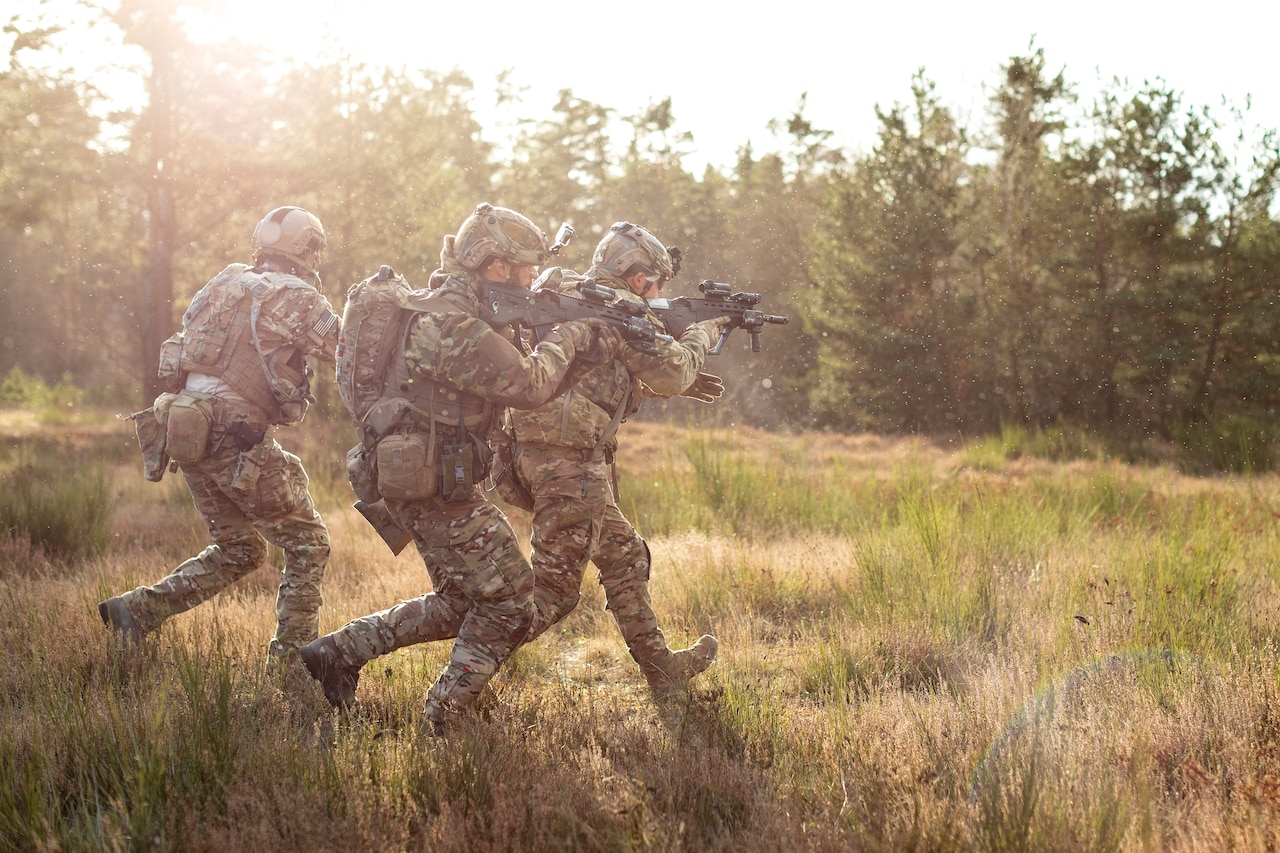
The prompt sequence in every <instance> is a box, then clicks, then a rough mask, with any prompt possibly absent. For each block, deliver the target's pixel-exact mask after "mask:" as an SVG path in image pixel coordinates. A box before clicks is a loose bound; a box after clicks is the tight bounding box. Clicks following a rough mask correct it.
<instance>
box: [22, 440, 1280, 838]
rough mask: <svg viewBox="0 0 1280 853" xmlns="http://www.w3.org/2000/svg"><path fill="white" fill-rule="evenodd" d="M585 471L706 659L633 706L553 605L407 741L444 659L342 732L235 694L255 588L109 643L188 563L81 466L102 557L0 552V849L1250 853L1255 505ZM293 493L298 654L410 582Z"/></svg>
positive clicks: (800, 460)
mask: <svg viewBox="0 0 1280 853" xmlns="http://www.w3.org/2000/svg"><path fill="white" fill-rule="evenodd" d="M320 426H321V425H320V424H317V425H315V426H314V427H312V426H308V425H306V424H304V425H303V428H302V429H301V430H300V431H299V434H298V441H297V443H296V444H295V445H294V447H295V448H296V449H297V452H299V453H300V455H301V456H302V458H303V461H304V463H305V464H306V465H307V467H308V470H309V471H314V472H321V471H326V470H328V468H327V465H328V462H327V461H326V459H325V458H323V455H324V454H327V453H331V452H333V451H334V449H335V448H337V447H338V445H340V444H341V443H342V441H343V439H342V436H341V435H340V433H339V431H338V430H336V429H334V430H332V431H329V432H326V431H325V430H322V429H318V427H320ZM308 430H314V432H308ZM112 447H114V445H112ZM623 447H624V453H623V458H622V460H621V468H622V473H623V481H622V493H623V504H624V508H625V509H626V511H627V512H628V513H629V514H630V515H631V516H632V517H633V518H634V519H635V520H636V521H637V523H638V524H639V525H640V527H641V528H642V530H643V531H644V533H645V535H646V537H647V538H648V541H649V544H650V548H651V550H652V553H653V575H652V583H651V586H652V592H653V598H654V603H655V607H656V609H657V611H658V614H659V617H660V619H661V621H662V624H663V627H664V629H665V630H666V633H667V636H668V639H669V641H670V642H671V643H672V644H673V645H682V644H685V643H687V642H689V641H691V640H692V639H693V638H695V637H697V635H698V634H700V633H702V632H704V631H711V632H714V633H715V634H716V635H717V636H718V637H719V638H720V641H721V652H720V656H719V658H718V660H717V662H716V664H715V665H714V666H713V667H712V668H711V669H710V670H709V671H708V672H707V673H705V674H704V675H702V676H700V677H699V679H698V680H697V681H696V682H695V686H696V687H697V689H696V690H695V691H694V692H693V693H692V694H691V695H690V696H689V697H686V698H685V699H683V700H682V701H678V702H675V703H671V704H668V705H663V706H658V705H655V704H654V703H653V702H652V700H651V699H650V698H649V697H648V695H647V692H646V689H645V686H644V682H643V679H642V678H641V677H640V675H639V673H638V671H636V669H635V667H634V664H632V663H631V661H630V659H629V657H628V655H627V653H626V650H625V648H624V647H623V645H622V642H621V639H620V638H619V636H618V634H617V631H616V628H615V627H614V626H613V623H612V619H611V618H610V617H609V615H608V614H607V613H605V612H604V610H603V604H604V602H603V596H602V594H601V592H600V590H599V587H598V586H597V585H596V584H594V583H593V582H591V581H588V582H587V583H585V584H584V587H583V590H582V591H583V601H582V604H581V605H580V606H579V608H578V610H576V611H575V612H574V613H573V614H571V615H570V616H569V618H568V619H566V620H565V622H563V623H562V624H561V625H560V626H557V630H554V631H551V632H548V634H546V635H544V637H543V638H541V639H540V640H539V641H538V642H536V643H534V644H532V645H530V646H528V647H526V648H524V649H522V650H520V651H519V652H518V653H517V655H516V656H515V657H514V658H513V659H512V660H511V661H510V662H509V663H508V665H507V666H505V667H504V668H503V670H502V671H501V672H500V673H499V675H498V677H497V678H496V679H495V680H494V681H493V683H492V687H491V689H490V690H489V691H487V692H486V694H485V696H484V697H483V698H482V700H481V703H480V704H479V706H478V709H477V712H476V714H475V715H474V716H473V717H471V718H469V719H468V720H467V721H466V722H465V723H464V724H463V725H461V726H460V727H459V728H458V729H457V730H456V731H455V733H454V734H453V736H452V737H450V738H449V739H448V740H446V741H441V740H437V739H434V738H430V737H427V736H426V735H425V734H424V733H423V731H422V729H421V707H422V701H423V696H424V692H425V690H426V688H427V686H428V685H429V684H430V683H431V681H432V680H433V679H434V677H435V675H436V673H438V672H439V670H440V668H441V667H442V666H443V664H444V662H445V660H446V658H447V655H448V644H447V643H438V644H430V645H423V646H416V647H412V648H408V649H403V650H401V651H399V652H396V653H394V654H392V655H388V656H387V657H385V658H381V659H379V660H378V661H375V662H373V663H372V664H370V665H369V666H367V667H366V668H365V669H364V671H363V673H362V677H361V682H360V690H359V694H360V697H361V701H362V705H363V711H362V713H361V714H359V715H357V716H354V717H350V718H346V717H338V716H335V715H334V714H332V713H331V712H330V711H329V709H328V707H327V705H326V703H325V702H324V701H323V698H322V697H320V696H319V694H318V692H317V691H316V690H315V689H314V685H311V684H310V683H309V682H308V681H306V680H304V681H302V682H301V683H300V684H297V685H294V684H291V683H290V682H288V681H285V682H280V681H277V680H275V679H274V678H272V677H269V676H268V675H267V674H266V673H265V672H264V671H263V665H262V661H263V650H264V648H265V646H266V643H267V640H268V639H269V637H270V636H271V632H272V628H273V623H274V609H273V608H274V603H273V601H274V596H275V585H276V583H277V582H278V575H277V574H276V569H275V568H272V567H271V566H268V567H265V568H264V569H262V570H261V571H260V572H259V573H256V574H255V575H253V576H250V577H249V578H246V579H245V580H244V581H242V582H241V583H240V584H238V585H237V586H236V587H234V588H233V589H232V590H229V591H228V592H227V593H224V594H223V595H221V596H219V597H218V598H217V599H215V600H213V601H211V602H209V603H208V604H206V605H204V606H202V607H200V608H197V609H196V610H195V611H192V612H190V613H187V614H183V615H181V616H178V617H175V618H174V619H172V620H170V621H169V622H168V623H166V624H165V625H164V626H163V627H162V628H161V630H160V631H159V632H158V633H157V634H156V635H155V636H153V637H151V638H149V639H148V641H147V643H146V645H145V647H144V648H143V649H142V650H141V651H137V652H129V651H127V650H125V649H121V648H118V647H116V646H115V645H113V644H112V642H111V640H110V637H109V636H108V635H107V632H106V631H105V630H104V629H103V628H102V625H101V624H100V622H99V621H98V618H97V614H96V611H95V609H94V604H95V602H96V601H98V600H99V599H100V598H102V597H105V596H107V595H110V594H114V593H115V592H119V591H120V590H122V589H125V588H128V587H129V586H131V585H132V584H134V583H137V582H142V581H145V580H152V579H154V577H158V576H159V575H160V574H162V573H163V572H164V571H167V567H168V565H169V564H170V563H171V559H172V557H173V555H174V554H175V553H181V554H183V555H184V556H185V554H186V552H187V551H188V550H189V549H190V547H192V546H193V545H194V544H196V543H198V542H199V541H200V540H201V537H202V535H203V533H202V531H201V530H200V529H199V527H200V525H199V521H198V519H197V518H195V517H194V514H193V513H191V511H190V510H189V507H184V506H183V504H182V501H181V484H180V483H174V484H172V486H170V485H168V484H167V483H162V484H160V486H159V487H156V486H153V485H151V484H146V486H145V488H143V487H140V486H138V485H137V481H139V480H140V479H141V477H140V473H139V472H138V471H137V470H136V466H134V465H133V463H132V462H130V463H129V464H128V465H124V464H123V462H122V459H121V457H119V456H118V455H117V451H116V450H114V449H110V450H108V449H107V447H106V445H104V446H103V447H102V448H101V449H100V453H99V455H100V457H101V459H102V470H103V471H104V478H105V479H106V481H107V482H108V491H109V493H110V494H111V495H113V496H115V500H116V502H117V503H118V504H120V505H121V506H122V507H127V511H126V512H123V513H116V515H114V516H112V517H111V519H110V520H109V521H108V527H109V529H110V531H111V536H110V537H109V538H108V540H107V544H106V546H105V547H104V548H103V550H101V551H100V552H99V553H97V554H85V555H81V556H79V557H77V558H75V559H74V560H72V561H70V562H69V563H67V564H65V565H64V567H63V570H61V571H56V572H50V571H39V570H37V571H31V570H30V568H31V566H32V565H33V564H34V565H35V566H36V568H37V569H38V568H39V566H40V565H41V561H46V562H47V561H51V560H54V559H55V558H54V557H51V556H50V555H49V554H47V553H45V552H44V551H42V550H40V549H39V548H35V547H34V546H30V545H26V546H22V545H18V544H14V545H11V546H9V547H7V548H0V596H2V597H3V599H4V601H5V602H6V618H5V619H3V620H0V642H2V643H3V648H5V649H6V650H8V651H7V653H6V654H5V655H0V735H2V736H0V848H5V849H11V848H12V849H26V848H46V849H50V848H70V849H191V848H196V849H245V848H255V847H256V848H260V849H272V850H293V849H308V850H338V849H341V850H347V849H367V850H405V849H431V850H446V851H447V850H511V849H522V850H524V849H527V850H548V849H582V850H614V849H635V850H670V849H698V850H734V851H754V850H769V851H773V850H779V849H798V850H801V849H802V850H844V849H863V848H871V849H982V850H1008V849H1063V850H1067V849H1070V850H1079V849H1090V850H1093V849H1100V850H1109V849H1114V850H1150V849H1161V850H1164V849H1172V850H1178V849H1188V850H1191V849H1195V850H1199V849H1206V848H1208V849H1224V848H1234V849H1257V850H1265V849H1274V848H1275V847H1276V846H1277V845H1280V830H1278V829H1277V827H1280V781H1277V780H1280V711H1277V708H1280V702H1278V701H1277V699H1278V698H1280V696H1278V694H1280V653H1278V652H1277V646H1276V642H1275V636H1274V626H1275V624H1276V619H1277V616H1280V589H1277V586H1276V578H1275V573H1274V570H1275V566H1276V565H1277V559H1276V554H1277V553H1278V552H1277V546H1278V545H1280V542H1278V540H1277V534H1276V525H1275V508H1276V507H1280V480H1278V479H1277V478H1275V477H1273V476H1270V475H1267V476H1252V477H1249V478H1235V479H1214V478H1195V477H1189V476H1186V475H1184V474H1182V473H1179V472H1178V471H1177V470H1175V469H1173V468H1171V467H1168V466H1165V467H1159V466H1149V467H1131V466H1129V465H1126V464H1124V463H1121V462H1118V461H1115V460H1114V458H1112V457H1109V456H1108V457H1105V458H1103V457H1098V458H1087V459H1081V458H1072V459H1069V460H1065V461H1049V460H1044V459H1040V458H1034V457H1026V456H1019V457H1017V458H1008V457H1003V458H1001V459H999V460H998V461H996V460H994V459H993V458H988V459H987V464H982V465H976V464H974V453H973V451H972V450H971V449H965V448H959V449H945V448H940V447H935V446H932V445H929V444H927V443H923V442H916V441H903V442H888V441H883V440H879V439H872V438H865V437H864V438H847V437H846V438H841V437H835V436H819V435H794V436H788V435H764V434H759V433H751V434H742V433H732V432H719V431H713V430H691V431H683V430H678V429H673V428H663V427H657V426H645V425H629V426H628V427H627V431H626V432H625V433H624V436H623ZM317 457H320V458H317ZM313 482H316V483H318V491H319V492H320V493H321V495H323V496H324V497H321V499H320V503H321V505H322V511H323V512H324V513H325V518H326V523H327V524H328V525H329V527H330V530H331V533H332V536H333V543H334V550H333V556H332V558H331V561H330V566H329V570H328V573H327V576H326V582H325V599H326V603H325V607H324V610H323V612H322V617H321V618H322V626H321V627H322V630H331V629H333V628H336V627H339V626H340V625H341V624H343V623H344V622H345V621H346V620H347V619H349V618H351V617H353V616H358V615H362V614H364V613H368V612H372V611H373V610H377V609H381V608H383V607H386V606H388V605H390V604H392V603H394V602H395V601H398V600H400V599H402V598H408V597H411V596H414V595H418V594H421V593H422V592H425V591H426V590H427V589H428V587H429V584H428V581H427V580H426V575H425V572H424V570H423V568H422V565H421V562H420V560H419V559H418V558H417V557H416V556H414V555H412V554H410V553H408V552H406V553H405V554H403V555H401V556H400V557H398V558H397V557H393V556H392V555H391V554H390V552H389V551H387V550H386V549H385V547H384V546H383V545H382V543H381V542H380V540H378V539H377V538H376V536H375V534H374V533H373V532H372V531H371V530H367V529H366V528H365V527H364V525H363V522H362V520H361V519H360V518H359V517H358V515H356V514H355V513H354V511H352V510H351V509H350V507H349V506H348V505H347V503H348V500H349V499H348V497H347V496H345V495H344V494H343V493H342V490H341V489H340V488H338V487H339V486H341V485H344V484H343V483H341V482H339V481H338V480H337V478H336V477H332V478H330V477H329V476H328V475H327V474H319V475H317V476H314V477H313ZM326 483H328V484H326ZM655 484H657V485H655ZM516 521H517V524H518V525H522V527H521V529H523V530H526V531H527V519H526V518H524V517H523V516H520V515H518V514H517V516H516ZM148 529H151V530H152V531H153V532H155V534H156V536H155V538H170V539H177V540H181V541H177V542H170V543H167V544H166V543H160V542H151V541H148V540H147V537H146V536H145V535H144V533H145V532H146V531H147V530H148ZM23 548H26V550H23ZM153 576H154V577H153Z"/></svg>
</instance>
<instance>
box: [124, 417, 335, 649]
mask: <svg viewBox="0 0 1280 853" xmlns="http://www.w3.org/2000/svg"><path fill="white" fill-rule="evenodd" d="M182 475H183V477H184V478H185V479H186V481H187V487H188V488H189V489H190V490H191V497H192V498H193V500H194V501H195V505H196V509H197V510H198V511H199V512H200V515H201V516H202V517H203V518H204V521H205V524H206V525H207V526H208V528H209V535H210V537H211V538H212V539H213V544H212V545H210V546H209V547H207V548H205V549H204V550H203V551H201V552H200V553H199V554H198V555H197V556H195V557H192V558H191V559H189V560H187V561H185V562H184V563H182V564H181V565H179V566H178V567H177V568H176V569H174V570H173V571H172V572H171V573H170V574H169V575H168V576H166V577H165V578H163V579H162V580H160V581H159V582H158V583H155V584H153V585H151V586H140V587H138V588H137V589H135V590H133V591H131V592H129V593H126V594H125V595H124V596H123V598H124V600H125V604H126V606H127V607H128V608H129V611H130V613H132V614H133V618H134V619H135V620H136V621H137V623H138V625H139V627H140V628H142V629H143V630H147V631H149V630H153V629H154V628H156V627H157V626H159V624H160V623H161V622H163V621H164V620H165V619H167V618H168V617H170V616H172V615H174V614H177V613H182V612H184V611H187V610H190V609H191V608H193V607H195V606H197V605H199V604H201V603H203V602H205V601H208V600H209V599H210V598H212V597H213V596H215V595H217V594H218V593H219V592H221V591H222V590H224V589H226V588H227V587H228V586H230V585H231V584H233V583H234V582H236V581H237V580H239V579H240V578H242V577H244V576H245V575H247V574H249V573H250V572H252V571H254V570H255V569H257V568H258V566H260V565H261V564H262V561H263V559H264V558H265V557H266V553H267V544H266V543H268V542H270V543H271V544H272V545H276V546H278V547H279V548H281V549H282V550H283V551H284V570H283V572H282V573H281V577H280V587H279V589H278V591H277V593H276V633H275V637H274V638H273V639H272V640H271V644H270V647H269V653H270V654H271V655H272V656H274V657H282V656H283V655H284V653H285V652H287V651H289V650H290V649H296V648H299V647H300V646H304V645H306V644H307V643H309V642H311V641H312V640H314V639H315V638H316V635H317V633H318V630H319V612H320V605H321V603H322V601H323V599H322V597H321V592H320V587H321V583H322V582H323V580H324V570H325V566H326V564H327V563H328V560H329V531H328V530H327V529H326V528H325V526H324V521H323V520H321V518H320V514H319V513H318V512H316V509H315V505H314V504H313V503H312V501H311V495H310V493H309V492H308V491H307V473H306V471H305V470H304V469H303V467H302V462H301V460H299V459H298V457H297V456H294V455H293V454H292V453H289V452H287V451H285V450H284V449H283V448H282V447H280V445H279V444H278V443H277V442H276V441H275V439H274V438H271V437H270V436H268V437H267V438H265V439H264V440H263V441H262V442H261V443H260V444H258V445H257V446H256V447H254V448H252V449H251V450H249V451H245V452H243V453H242V452H241V451H240V449H239V448H238V447H237V446H236V443H235V442H234V441H233V440H232V439H231V438H230V437H228V436H226V435H225V434H223V433H222V430H221V429H220V428H215V432H214V436H213V438H212V439H211V440H210V451H209V453H208V455H206V456H205V458H204V459H202V460H200V461H199V462H194V463H189V464H185V465H183V466H182Z"/></svg>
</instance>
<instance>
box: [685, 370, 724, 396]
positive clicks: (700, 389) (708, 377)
mask: <svg viewBox="0 0 1280 853" xmlns="http://www.w3.org/2000/svg"><path fill="white" fill-rule="evenodd" d="M723 393H724V380H722V379H721V378H720V377H719V376H716V375H715V374H714V373H699V374H698V378H697V379H695V380H693V384H692V385H690V386H689V387H688V388H686V389H684V390H683V391H681V392H680V396H681V397H689V398H691V399H693V400H701V401H702V402H703V403H711V402H714V401H715V400H718V399H720V395H721V394H723Z"/></svg>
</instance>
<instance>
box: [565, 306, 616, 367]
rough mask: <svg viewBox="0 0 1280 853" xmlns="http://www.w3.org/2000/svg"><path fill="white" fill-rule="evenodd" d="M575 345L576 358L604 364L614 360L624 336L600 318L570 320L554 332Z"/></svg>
mask: <svg viewBox="0 0 1280 853" xmlns="http://www.w3.org/2000/svg"><path fill="white" fill-rule="evenodd" d="M552 331H553V333H554V332H557V331H558V332H559V333H560V335H561V336H562V337H563V338H565V339H566V340H568V341H569V343H571V344H573V350H574V352H575V353H576V356H575V358H581V359H584V360H586V361H591V362H597V363H598V362H602V361H607V360H609V359H610V358H613V354H614V353H615V352H617V349H618V347H619V346H620V345H621V344H622V335H621V334H619V333H618V330H617V329H615V328H614V327H613V326H612V325H610V324H609V323H607V322H605V321H604V320H601V319H599V318H598V317H587V318H585V319H582V320H570V321H569V322H567V323H561V324H559V325H558V326H556V327H555V329H553V330H552Z"/></svg>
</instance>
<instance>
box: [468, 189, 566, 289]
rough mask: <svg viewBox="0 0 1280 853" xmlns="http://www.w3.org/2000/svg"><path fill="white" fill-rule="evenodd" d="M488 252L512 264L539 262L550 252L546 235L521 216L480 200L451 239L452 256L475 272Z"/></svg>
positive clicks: (538, 263)
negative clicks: (474, 210)
mask: <svg viewBox="0 0 1280 853" xmlns="http://www.w3.org/2000/svg"><path fill="white" fill-rule="evenodd" d="M491 255H496V256H498V257H499V258H502V259H504V260H507V261H510V262H511V263H513V264H516V265H522V264H533V265H534V266H538V265H540V264H541V263H542V262H543V261H545V260H546V259H547V258H548V257H549V256H550V250H549V248H548V247H547V235H546V234H543V233H542V229H540V228H539V227H538V226H537V225H534V224H533V222H532V221H531V220H530V219H528V218H527V217H525V216H522V215H520V214H519V213H516V212H515V211H514V210H510V209H508V208H505V207H494V206H493V205H491V204H489V203H488V202H481V203H480V205H479V206H477V207H476V212H475V213H473V214H471V215H470V216H468V217H467V219H466V221H465V222H463V223H462V227H460V228H459V229H458V233H457V235H456V236H455V237H454V240H453V256H454V258H455V259H457V261H458V263H460V264H462V266H464V267H465V268H466V269H468V270H470V271H472V272H475V271H476V270H478V269H480V267H481V265H483V264H484V262H485V259H486V258H488V257H490V256H491Z"/></svg>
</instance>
